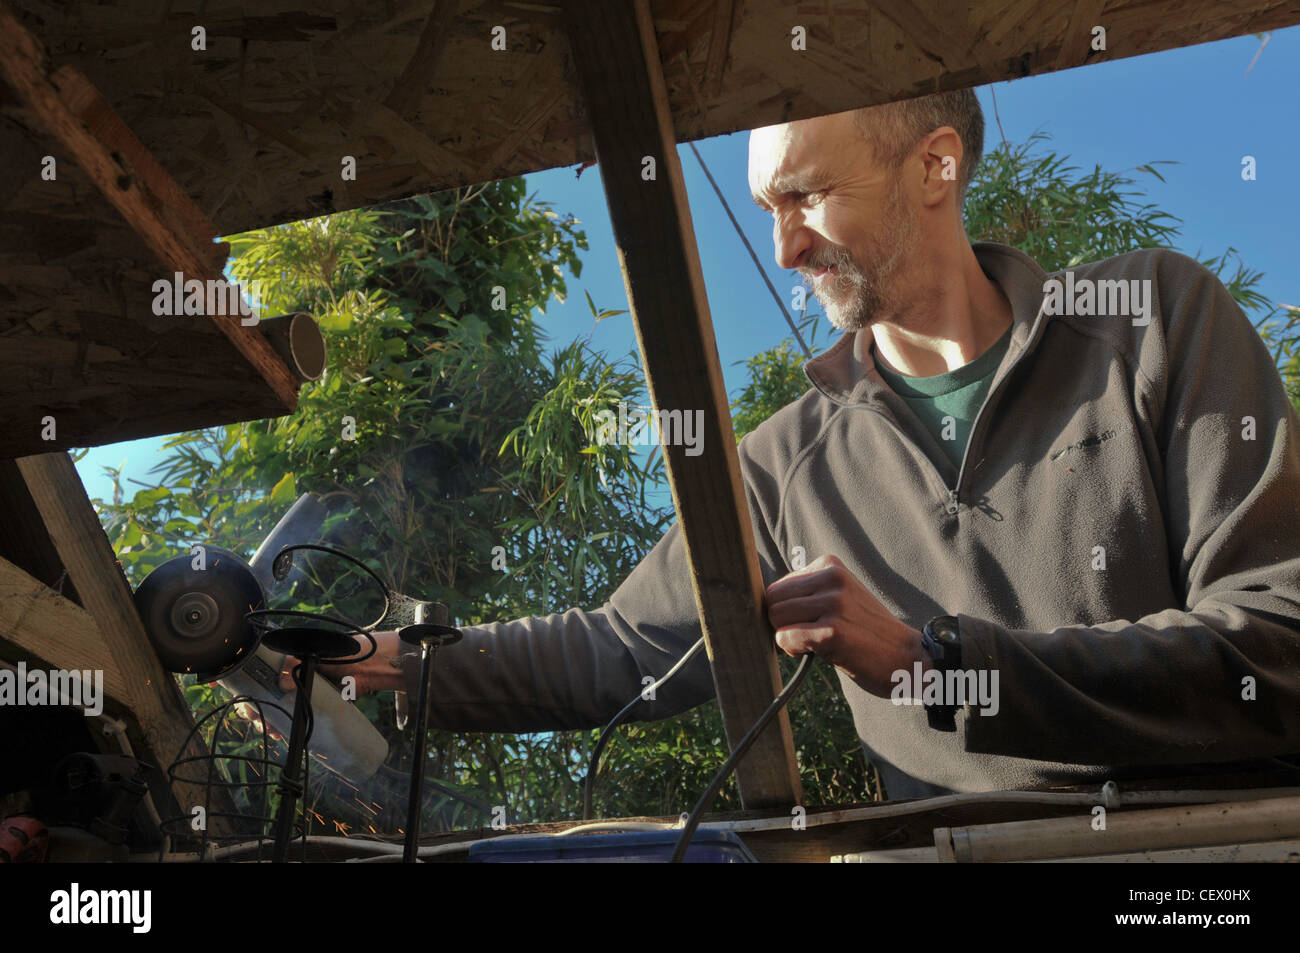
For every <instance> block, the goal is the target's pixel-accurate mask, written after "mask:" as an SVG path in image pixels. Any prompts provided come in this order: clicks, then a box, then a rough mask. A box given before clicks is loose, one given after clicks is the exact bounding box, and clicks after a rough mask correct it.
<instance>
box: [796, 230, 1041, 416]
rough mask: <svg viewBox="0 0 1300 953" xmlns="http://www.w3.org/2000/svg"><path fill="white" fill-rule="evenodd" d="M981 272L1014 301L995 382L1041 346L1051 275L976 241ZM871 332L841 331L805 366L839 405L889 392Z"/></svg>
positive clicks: (1007, 249) (1020, 256)
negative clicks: (1045, 295) (1008, 336)
mask: <svg viewBox="0 0 1300 953" xmlns="http://www.w3.org/2000/svg"><path fill="white" fill-rule="evenodd" d="M971 248H972V250H973V251H974V252H975V258H976V260H977V261H979V264H980V268H981V269H982V270H983V271H984V274H986V275H987V276H988V277H989V278H991V279H992V280H993V281H996V282H997V283H998V285H999V286H1000V287H1001V288H1002V292H1003V294H1005V295H1006V296H1007V301H1009V302H1010V303H1011V313H1012V327H1011V343H1010V345H1009V346H1008V347H1007V354H1006V356H1005V357H1004V358H1003V360H1002V364H1001V365H1000V366H999V367H998V370H997V373H996V374H995V375H994V381H995V382H996V381H997V380H998V379H999V378H1001V377H1002V376H1003V375H1004V374H1005V373H1006V372H1007V371H1008V370H1009V369H1010V367H1011V365H1012V364H1014V363H1015V362H1016V361H1017V360H1018V359H1019V358H1020V357H1021V356H1022V355H1023V354H1024V353H1025V352H1026V351H1028V350H1030V349H1031V348H1032V347H1033V345H1034V344H1036V343H1037V341H1038V338H1039V337H1040V333H1041V329H1042V323H1043V321H1045V320H1046V318H1045V317H1044V316H1043V315H1042V302H1043V283H1044V282H1045V281H1046V279H1047V273H1046V272H1045V271H1043V269H1042V268H1041V267H1039V265H1038V262H1036V261H1034V259H1032V258H1030V257H1029V256H1028V255H1026V254H1025V253H1024V252H1022V251H1020V250H1019V249H1018V248H1012V247H1011V246H1010V245H1003V244H1001V243H999V242H972V243H971ZM871 343H872V331H871V328H863V329H862V330H861V331H848V332H844V333H842V334H841V335H840V336H839V338H838V339H837V340H836V342H835V344H834V345H832V346H831V348H830V349H829V350H827V351H825V352H824V353H822V354H818V355H817V356H816V357H814V358H813V359H812V360H810V361H808V362H807V363H806V364H804V368H803V370H804V375H805V376H806V377H807V378H808V380H809V381H810V382H811V383H812V385H813V386H814V387H816V388H817V389H818V390H819V391H821V392H822V393H823V394H825V395H826V396H827V397H829V398H830V399H831V400H833V401H835V402H836V403H837V404H857V403H864V402H872V401H875V400H878V399H879V398H880V397H881V395H882V394H884V393H890V394H892V393H893V391H891V390H890V388H889V385H888V384H886V383H885V380H884V378H882V377H881V376H880V373H879V372H878V371H877V370H876V364H875V360H874V359H873V358H872V356H871Z"/></svg>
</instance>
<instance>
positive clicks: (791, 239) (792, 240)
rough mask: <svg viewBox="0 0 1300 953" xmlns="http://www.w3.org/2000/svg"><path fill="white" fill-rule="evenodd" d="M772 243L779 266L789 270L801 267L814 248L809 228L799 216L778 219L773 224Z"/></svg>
mask: <svg viewBox="0 0 1300 953" xmlns="http://www.w3.org/2000/svg"><path fill="white" fill-rule="evenodd" d="M772 243H773V245H774V246H775V249H776V264H777V267H779V268H782V269H785V270H787V271H789V270H792V269H795V268H798V267H800V266H801V265H802V264H803V263H804V260H805V259H806V258H807V257H808V253H809V250H810V249H811V248H812V238H811V237H810V236H809V234H808V229H807V228H805V227H804V225H803V223H802V221H801V220H800V219H799V218H798V217H797V216H791V217H789V218H786V219H784V220H778V221H777V222H776V223H775V224H774V225H773V226H772Z"/></svg>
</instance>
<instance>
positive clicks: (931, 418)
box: [872, 328, 1011, 470]
mask: <svg viewBox="0 0 1300 953" xmlns="http://www.w3.org/2000/svg"><path fill="white" fill-rule="evenodd" d="M1010 344H1011V328H1007V330H1006V333H1004V334H1003V335H1002V337H1000V338H998V340H997V342H996V343H995V344H994V345H993V346H992V347H990V348H989V349H988V350H987V351H985V352H984V353H983V354H981V355H980V356H979V357H977V358H975V360H973V361H971V362H970V363H969V364H963V365H962V366H961V367H959V368H957V369H956V370H953V371H949V372H948V373H946V374H936V375H935V376H934V377H907V376H906V375H904V374H899V373H897V372H895V371H891V370H890V369H889V368H887V367H885V366H884V365H883V364H881V363H880V360H879V358H877V359H876V370H878V371H880V376H881V377H883V378H884V379H885V383H886V384H888V385H889V387H890V389H891V390H893V392H894V393H895V394H897V395H898V396H899V397H902V398H903V400H905V401H907V404H908V406H909V407H911V408H912V410H913V411H914V412H915V413H916V416H918V417H920V418H921V422H922V423H924V424H925V426H926V427H927V428H928V429H929V431H930V432H931V433H932V434H934V438H935V440H937V441H939V446H941V447H943V449H944V452H945V453H947V454H948V459H950V460H951V461H952V465H953V466H955V467H956V468H957V469H959V470H960V469H961V458H962V454H963V453H965V452H966V442H967V441H968V440H969V439H970V430H971V425H972V424H974V423H975V415H976V414H978V413H979V410H980V407H981V406H982V405H983V404H984V397H985V395H986V394H987V393H988V390H989V384H990V383H992V381H993V375H994V373H996V371H997V369H998V366H999V365H1000V364H1001V363H1002V357H1003V355H1005V354H1006V352H1007V347H1008V346H1009V345H1010ZM872 354H873V357H874V355H875V347H874V346H873V347H872ZM949 417H951V418H952V420H951V421H948V420H946V419H945V418H949ZM945 428H947V429H946V432H945ZM945 438H947V439H945Z"/></svg>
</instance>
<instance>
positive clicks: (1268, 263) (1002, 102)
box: [78, 27, 1300, 500]
mask: <svg viewBox="0 0 1300 953" xmlns="http://www.w3.org/2000/svg"><path fill="white" fill-rule="evenodd" d="M1259 45H1260V44H1259V40H1258V39H1256V38H1254V37H1252V36H1245V37H1238V38H1235V39H1231V40H1223V41H1220V42H1217V43H1208V44H1202V45H1200V46H1194V47H1185V48H1183V49H1179V50H1173V51H1169V52H1164V53H1155V54H1151V55H1148V56H1141V57H1133V58H1129V59H1123V60H1118V61H1115V62H1112V63H1100V64H1096V65H1093V66H1088V67H1083V68H1079V69H1073V70H1066V71H1064V72H1058V73H1050V74H1048V75H1045V76H1035V77H1030V78H1027V79H1022V80H1015V81H1013V82H1009V83H998V84H995V85H994V86H992V87H981V88H980V89H979V90H978V94H979V98H980V102H981V103H982V105H983V107H984V113H985V119H986V126H987V128H986V132H985V142H986V146H987V147H991V146H992V145H994V144H996V143H997V142H998V140H999V138H1000V134H999V132H998V124H997V121H996V120H995V117H994V109H993V95H994V94H995V95H996V97H997V114H998V115H999V116H1000V117H1001V124H1002V129H1003V131H1005V134H1006V137H1007V139H1008V140H1009V141H1010V142H1011V143H1013V144H1015V143H1019V142H1023V141H1024V140H1025V139H1026V138H1027V137H1028V136H1029V135H1030V134H1031V133H1032V132H1034V131H1035V130H1042V131H1044V132H1046V133H1048V134H1050V135H1051V137H1052V138H1051V141H1050V142H1047V143H1045V144H1044V146H1045V148H1049V149H1052V150H1053V151H1056V152H1058V153H1061V154H1064V155H1067V156H1069V157H1070V164H1073V165H1076V166H1078V167H1079V168H1080V169H1081V170H1083V171H1088V170H1090V169H1092V167H1093V166H1094V165H1100V166H1101V167H1102V168H1103V169H1104V170H1107V171H1125V170H1132V169H1134V168H1135V167H1137V166H1139V165H1143V164H1144V163H1147V162H1151V161H1154V160H1161V159H1164V160H1174V161H1176V162H1178V163H1180V164H1179V165H1173V166H1161V167H1160V169H1161V174H1162V175H1164V177H1165V179H1166V180H1167V181H1166V182H1164V183H1161V182H1159V181H1158V180H1156V179H1154V178H1151V177H1149V176H1145V175H1139V176H1136V178H1137V179H1138V183H1139V186H1140V187H1141V188H1142V189H1143V190H1144V191H1145V193H1146V195H1147V200H1148V201H1151V202H1153V203H1155V204H1156V205H1157V206H1158V207H1160V208H1161V209H1163V210H1165V211H1166V212H1169V213H1171V214H1173V215H1176V216H1177V217H1179V218H1180V219H1182V229H1183V235H1182V238H1181V241H1180V244H1179V247H1180V248H1181V249H1182V250H1183V251H1185V252H1187V253H1188V254H1193V255H1199V256H1201V257H1204V256H1208V255H1217V254H1219V253H1221V252H1223V251H1224V250H1226V249H1227V248H1229V247H1234V248H1236V249H1237V250H1238V251H1239V252H1240V254H1241V258H1242V260H1243V261H1244V263H1245V264H1246V265H1247V266H1249V267H1250V268H1252V269H1258V270H1261V271H1263V272H1265V278H1264V280H1263V281H1262V282H1261V284H1260V285H1259V287H1258V290H1259V291H1260V292H1261V293H1263V294H1264V295H1266V296H1267V297H1269V298H1271V299H1273V300H1275V301H1282V302H1287V303H1290V304H1300V277H1298V276H1300V269H1298V268H1297V267H1296V262H1297V255H1298V253H1300V237H1297V223H1300V185H1297V178H1298V177H1300V165H1298V164H1297V162H1298V161H1300V160H1297V159H1296V157H1297V156H1300V107H1297V104H1296V93H1295V91H1296V90H1300V27H1292V28H1290V29H1287V30H1282V31H1278V32H1275V33H1274V34H1273V35H1272V37H1271V39H1270V40H1269V43H1268V46H1267V47H1266V48H1265V49H1264V51H1263V54H1262V55H1261V56H1260V58H1259V61H1258V62H1257V63H1256V64H1255V66H1254V68H1253V69H1252V70H1251V72H1250V74H1249V75H1247V74H1246V69H1247V67H1248V66H1249V65H1250V62H1251V59H1252V58H1253V57H1254V56H1255V53H1256V51H1257V50H1258V49H1259ZM1287 90H1291V91H1292V92H1290V93H1288V92H1287ZM748 142H749V135H748V133H737V134H733V135H730V136H720V137H717V138H715V139H708V140H703V141H701V142H698V143H697V144H696V146H697V148H698V149H699V150H700V154H701V155H702V156H703V157H704V161H705V162H706V163H708V165H709V168H710V170H711V171H712V172H713V175H714V178H715V179H717V181H718V184H719V185H720V186H721V188H722V190H723V192H724V194H725V195H726V196H727V201H728V202H729V203H730V204H731V207H732V210H733V211H734V212H735V214H736V216H737V218H738V219H739V221H740V224H741V227H742V228H744V230H745V232H746V234H747V236H748V237H749V240H750V243H751V244H752V245H753V246H754V248H755V250H756V251H757V252H758V254H759V256H760V258H761V259H762V261H763V263H764V266H765V268H766V270H767V273H768V275H769V277H770V278H771V279H772V282H773V284H774V285H775V286H776V288H777V290H778V291H779V292H781V293H782V294H784V295H785V296H786V298H787V302H788V300H789V289H790V288H791V287H793V286H794V285H796V284H798V283H799V282H798V278H797V276H796V275H795V273H794V272H785V271H781V270H780V269H778V268H777V267H776V265H775V263H774V261H773V259H772V240H771V226H770V218H769V216H768V215H767V214H765V213H763V212H761V211H760V210H758V209H757V208H755V207H754V205H753V204H752V203H751V201H750V198H749V188H748V183H747V181H746V174H745V173H746V166H747V150H748ZM679 155H680V157H681V162H682V168H683V170H684V172H685V177H686V186H687V194H688V196H689V199H690V204H691V216H692V219H693V221H694V225H695V234H696V240H697V244H698V246H699V249H700V259H701V263H702V266H703V272H704V279H705V286H706V288H707V292H708V299H709V307H710V310H711V312H712V317H713V325H714V330H715V333H716V335H717V341H718V353H719V356H720V358H721V361H722V365H723V374H724V378H725V380H726V384H727V390H728V393H730V394H733V395H734V394H735V393H737V392H738V391H739V390H740V388H741V387H742V386H743V384H744V368H743V367H740V366H736V362H739V361H743V360H744V359H745V358H747V357H749V356H751V355H752V354H754V353H756V352H758V351H760V350H763V349H765V348H768V347H771V346H773V345H775V344H777V343H778V342H779V341H780V340H781V339H782V338H783V337H785V336H786V335H787V334H788V333H789V332H788V328H787V327H786V324H785V322H784V320H783V319H782V318H781V315H780V312H779V311H778V309H777V307H776V304H775V302H773V300H772V298H771V296H770V294H769V292H768V291H767V289H766V287H765V286H764V285H763V282H762V280H761V279H760V278H759V276H758V274H757V272H756V270H755V269H754V266H753V264H752V262H751V261H750V259H749V256H748V255H747V254H746V252H745V250H744V248H743V246H742V245H741V243H740V240H739V238H738V237H737V236H736V234H735V231H734V230H733V229H732V226H731V224H730V222H728V220H727V218H726V216H725V214H724V213H723V211H722V208H721V206H720V205H719V203H718V200H717V198H716V196H715V195H714V193H713V190H712V188H711V187H710V186H709V184H708V182H707V180H706V179H705V178H704V175H703V173H702V172H701V171H700V167H699V164H698V162H696V160H695V157H694V155H693V154H692V153H691V151H690V149H689V148H688V147H686V146H682V147H680V149H679ZM1245 155H1252V156H1254V157H1255V159H1256V161H1257V179H1256V181H1253V182H1246V181H1243V180H1242V178H1241V161H1242V157H1243V156H1245ZM526 178H527V181H528V191H529V194H532V193H534V192H535V193H536V198H537V200H539V201H547V202H551V203H553V207H554V209H555V211H556V212H558V213H559V214H560V215H561V216H563V215H565V214H569V213H572V214H573V215H575V216H577V218H578V219H579V220H580V221H581V222H582V223H583V228H584V229H585V231H586V233H587V238H588V241H589V243H590V251H588V252H587V253H585V254H584V260H583V270H582V278H581V279H580V280H575V279H573V278H572V277H570V278H569V279H568V289H569V294H568V297H567V299H566V302H565V303H563V304H560V303H557V302H552V303H551V305H550V307H549V308H548V309H547V311H546V313H545V314H539V315H537V316H536V320H537V321H538V323H539V324H540V325H541V327H542V328H543V329H544V331H545V332H546V333H547V334H548V335H549V343H550V344H551V345H552V346H553V347H558V346H561V345H563V344H565V343H567V342H568V341H570V340H572V339H573V338H574V337H577V336H580V335H585V334H587V333H588V332H592V338H591V341H592V344H593V345H594V346H595V347H597V348H599V349H601V350H604V351H605V352H607V353H608V354H609V355H610V356H611V357H616V356H619V355H622V354H626V353H628V352H629V351H631V350H633V349H634V348H635V347H636V338H635V334H634V332H633V329H632V323H631V317H630V315H621V316H618V317H614V318H609V319H607V320H605V321H603V322H601V323H600V324H599V325H597V326H596V328H595V330H594V331H592V317H591V313H590V310H589V309H588V307H587V302H586V298H585V296H584V292H587V293H589V294H590V295H591V297H592V299H593V300H594V301H595V303H596V305H597V306H598V307H600V308H611V309H622V308H626V307H627V298H626V294H625V292H624V289H623V281H622V276H621V273H620V272H619V267H618V257H617V253H616V250H615V245H614V236H613V232H612V229H611V227H610V223H609V215H608V211H607V208H606V204H605V196H604V192H603V190H602V188H601V183H600V177H599V170H598V167H593V168H589V169H587V170H586V171H585V172H583V174H582V176H581V177H577V176H575V174H574V169H573V168H563V169H553V170H551V171H548V172H540V173H536V174H533V175H529V176H527V177H526ZM1135 187H1137V186H1135ZM809 308H810V310H819V309H818V306H817V303H816V301H815V300H814V299H811V298H810V299H809ZM823 333H824V332H823ZM159 444H160V440H159V439H158V438H153V439H146V440H137V441H131V442H129V443H124V444H116V445H112V446H108V447H100V448H95V449H94V450H92V451H91V452H90V453H89V454H88V455H87V456H86V457H85V458H84V459H83V460H82V461H81V462H80V463H79V464H78V470H79V471H80V473H81V476H82V479H83V480H84V481H85V483H86V488H87V491H88V492H89V494H90V496H91V497H92V498H94V497H105V498H106V497H109V496H110V495H111V483H110V482H109V481H108V480H107V479H106V478H104V477H103V476H102V475H101V472H100V468H101V466H102V465H104V464H109V465H112V466H117V465H118V464H120V463H122V462H123V461H125V471H124V472H125V475H127V476H131V477H134V478H136V479H138V480H141V481H146V482H147V481H148V480H149V477H148V475H147V474H148V470H149V468H150V467H152V466H153V465H154V464H155V463H156V462H157V461H158V458H159V450H158V448H159ZM662 499H663V500H666V499H667V495H666V492H665V494H664V496H663V497H662Z"/></svg>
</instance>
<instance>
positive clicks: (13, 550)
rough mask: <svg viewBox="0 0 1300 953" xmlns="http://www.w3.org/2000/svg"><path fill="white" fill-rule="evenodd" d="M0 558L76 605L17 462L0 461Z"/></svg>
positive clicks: (71, 589) (72, 589)
mask: <svg viewBox="0 0 1300 953" xmlns="http://www.w3.org/2000/svg"><path fill="white" fill-rule="evenodd" d="M0 501H3V502H2V503H0V559H6V560H8V561H9V562H11V563H13V564H14V565H15V566H17V567H18V568H20V569H22V570H23V571H24V572H25V573H27V574H28V575H29V576H32V577H33V578H34V579H35V580H36V581H37V582H39V583H41V584H42V585H44V586H46V587H49V588H52V589H53V590H54V591H55V592H57V593H58V594H59V595H61V596H63V597H64V598H66V599H70V600H71V601H72V602H74V603H78V604H80V600H79V599H78V597H77V592H76V587H75V586H74V585H73V584H72V580H71V579H69V578H68V574H67V572H66V571H65V570H64V568H63V562H62V560H60V559H59V554H58V552H57V551H56V550H55V548H54V542H53V541H52V540H51V539H50V534H49V532H48V531H47V530H46V529H45V524H44V523H43V522H41V514H40V512H39V511H38V510H37V509H36V503H35V502H33V500H32V495H31V494H30V493H28V492H27V484H26V483H24V482H23V475H22V474H21V473H20V472H18V464H16V463H15V462H14V461H12V460H0Z"/></svg>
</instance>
